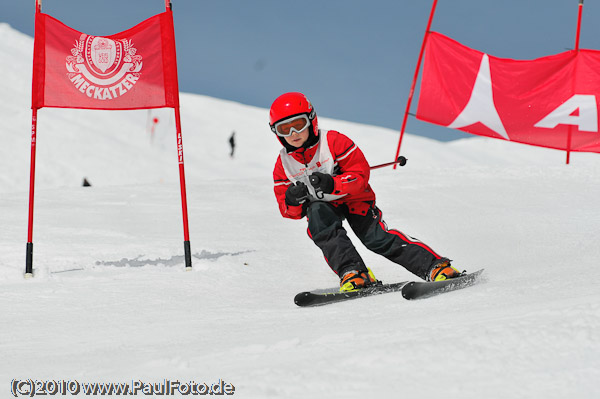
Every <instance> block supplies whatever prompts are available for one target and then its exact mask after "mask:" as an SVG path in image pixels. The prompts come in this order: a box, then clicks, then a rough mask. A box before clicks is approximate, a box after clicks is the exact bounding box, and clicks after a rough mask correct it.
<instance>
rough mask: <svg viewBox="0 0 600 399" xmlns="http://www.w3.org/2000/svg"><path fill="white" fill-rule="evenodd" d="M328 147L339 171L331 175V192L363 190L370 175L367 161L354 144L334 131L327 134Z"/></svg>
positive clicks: (359, 191) (340, 193)
mask: <svg viewBox="0 0 600 399" xmlns="http://www.w3.org/2000/svg"><path fill="white" fill-rule="evenodd" d="M327 139H328V140H327V141H328V142H329V148H331V150H332V154H333V156H334V158H335V162H337V164H338V168H337V169H339V171H340V172H339V173H338V174H336V175H335V176H334V177H333V182H334V187H333V192H332V194H335V195H342V194H347V195H356V194H360V193H362V192H364V191H365V190H366V189H367V186H368V184H369V177H370V175H371V173H370V168H369V163H368V162H367V159H366V158H365V156H364V154H363V153H362V151H361V150H360V148H358V146H357V145H356V144H354V142H353V141H352V140H350V139H349V138H348V137H346V136H344V135H343V134H341V133H338V132H336V131H330V132H328V134H327Z"/></svg>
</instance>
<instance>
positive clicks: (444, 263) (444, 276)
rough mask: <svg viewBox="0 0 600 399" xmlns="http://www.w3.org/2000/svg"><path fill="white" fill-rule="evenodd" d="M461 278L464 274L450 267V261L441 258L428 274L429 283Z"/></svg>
mask: <svg viewBox="0 0 600 399" xmlns="http://www.w3.org/2000/svg"><path fill="white" fill-rule="evenodd" d="M459 276H462V273H461V272H459V271H458V270H457V269H455V268H454V267H452V266H451V265H450V259H448V258H441V259H440V260H438V261H437V262H436V263H434V264H433V266H432V267H431V270H430V271H429V273H427V281H443V280H448V279H451V278H455V277H459Z"/></svg>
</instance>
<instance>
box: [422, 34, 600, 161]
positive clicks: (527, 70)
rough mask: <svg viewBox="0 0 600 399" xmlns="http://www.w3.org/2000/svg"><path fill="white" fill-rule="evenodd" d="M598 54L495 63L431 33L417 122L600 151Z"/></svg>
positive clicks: (498, 60)
mask: <svg viewBox="0 0 600 399" xmlns="http://www.w3.org/2000/svg"><path fill="white" fill-rule="evenodd" d="M599 95H600V51H596V50H584V49H582V50H579V51H576V50H572V51H567V52H564V53H560V54H556V55H551V56H547V57H542V58H538V59H534V60H513V59H506V58H497V57H493V56H490V55H488V54H485V53H482V52H480V51H477V50H473V49H470V48H468V47H466V46H463V45H462V44H460V43H458V42H456V41H455V40H452V39H450V38H448V37H446V36H444V35H442V34H440V33H437V32H431V33H430V34H429V38H428V41H427V48H426V50H425V62H424V65H423V75H422V78H421V89H420V95H419V105H418V109H417V118H418V119H420V120H423V121H426V122H431V123H435V124H439V125H442V126H447V127H450V128H455V129H459V130H462V131H465V132H468V133H472V134H477V135H481V136H489V137H494V138H499V139H505V140H510V141H515V142H519V143H525V144H531V145H536V146H541V147H548V148H555V149H561V150H570V151H587V152H600V133H599V132H598V96H599Z"/></svg>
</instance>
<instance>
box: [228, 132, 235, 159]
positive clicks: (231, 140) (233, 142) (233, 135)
mask: <svg viewBox="0 0 600 399" xmlns="http://www.w3.org/2000/svg"><path fill="white" fill-rule="evenodd" d="M229 146H230V147H231V153H230V154H229V156H230V157H231V158H233V152H234V151H235V130H234V131H233V132H232V133H231V136H230V137H229Z"/></svg>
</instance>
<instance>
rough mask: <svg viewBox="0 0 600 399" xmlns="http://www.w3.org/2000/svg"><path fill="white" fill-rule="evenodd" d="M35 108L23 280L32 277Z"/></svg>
mask: <svg viewBox="0 0 600 399" xmlns="http://www.w3.org/2000/svg"><path fill="white" fill-rule="evenodd" d="M37 111H38V110H37V108H34V109H33V110H32V115H31V162H30V166H29V218H28V224H27V255H26V260H25V278H31V277H33V199H34V191H35V145H36V136H37Z"/></svg>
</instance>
